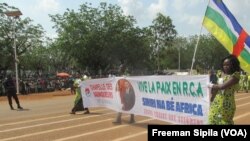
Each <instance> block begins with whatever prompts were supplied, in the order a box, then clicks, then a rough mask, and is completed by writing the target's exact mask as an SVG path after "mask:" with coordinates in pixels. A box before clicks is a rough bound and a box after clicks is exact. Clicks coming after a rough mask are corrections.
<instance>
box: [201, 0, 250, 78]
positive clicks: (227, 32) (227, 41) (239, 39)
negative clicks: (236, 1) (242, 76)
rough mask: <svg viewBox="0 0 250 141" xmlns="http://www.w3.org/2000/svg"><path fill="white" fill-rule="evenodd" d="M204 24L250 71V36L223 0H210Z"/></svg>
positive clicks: (243, 66) (243, 67)
mask: <svg viewBox="0 0 250 141" xmlns="http://www.w3.org/2000/svg"><path fill="white" fill-rule="evenodd" d="M249 23H250V21H249ZM203 26H204V27H205V28H206V29H207V30H208V31H209V32H210V33H211V34H212V35H213V36H214V37H215V38H216V39H217V40H218V41H219V42H220V43H221V44H222V45H223V46H224V47H225V48H226V49H227V50H228V51H229V53H231V54H233V55H235V56H237V57H238V59H239V61H240V65H241V68H242V69H243V70H244V71H245V72H248V73H250V37H249V35H248V34H247V32H246V31H245V30H244V29H243V28H242V27H241V25H240V24H239V23H238V21H237V20H236V18H235V17H234V15H233V14H232V13H231V12H230V11H229V9H228V8H227V7H226V5H225V4H224V3H223V1H222V0H211V1H210V2H209V4H208V6H207V10H206V14H205V17H204V20H203Z"/></svg>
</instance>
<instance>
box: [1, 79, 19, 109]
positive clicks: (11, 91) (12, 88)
mask: <svg viewBox="0 0 250 141" xmlns="http://www.w3.org/2000/svg"><path fill="white" fill-rule="evenodd" d="M4 88H5V91H6V93H7V97H8V101H9V105H10V109H11V110H14V108H13V105H12V97H13V98H14V99H15V101H16V104H17V108H18V109H23V108H22V107H21V106H20V103H19V100H18V97H17V94H16V85H15V83H14V81H13V79H12V76H11V75H8V76H7V79H6V80H5V82H4Z"/></svg>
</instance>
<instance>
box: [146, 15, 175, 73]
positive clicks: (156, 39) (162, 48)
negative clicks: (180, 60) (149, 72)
mask: <svg viewBox="0 0 250 141" xmlns="http://www.w3.org/2000/svg"><path fill="white" fill-rule="evenodd" d="M150 29H151V31H152V34H153V40H152V42H151V44H152V45H151V46H152V47H153V59H154V60H155V64H157V70H158V71H159V70H160V69H166V68H168V67H170V66H168V64H170V62H169V61H171V60H168V59H167V58H168V57H167V56H168V55H170V54H172V53H173V51H172V49H171V47H172V45H173V40H174V38H175V37H176V35H177V31H176V30H175V26H174V25H173V24H172V20H171V18H170V17H169V16H167V17H166V16H164V15H163V14H161V13H158V14H157V17H156V18H155V19H154V20H153V25H152V26H150Z"/></svg>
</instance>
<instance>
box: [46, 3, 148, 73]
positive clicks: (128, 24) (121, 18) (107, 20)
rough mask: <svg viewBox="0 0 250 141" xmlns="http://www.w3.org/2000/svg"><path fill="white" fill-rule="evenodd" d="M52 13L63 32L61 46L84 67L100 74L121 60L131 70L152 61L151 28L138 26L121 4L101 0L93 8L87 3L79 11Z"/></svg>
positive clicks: (59, 39) (56, 26) (59, 42)
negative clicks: (148, 37)
mask: <svg viewBox="0 0 250 141" xmlns="http://www.w3.org/2000/svg"><path fill="white" fill-rule="evenodd" d="M50 16H51V18H52V21H53V22H55V28H56V29H57V32H58V34H59V37H58V39H57V41H56V42H57V46H58V47H59V48H61V49H62V51H63V52H65V55H66V56H69V57H71V58H73V60H75V62H76V64H77V67H78V68H80V69H83V70H90V71H92V72H93V74H97V73H98V72H99V70H102V71H104V73H108V72H109V70H110V69H112V68H113V67H114V66H118V65H119V64H120V62H121V61H124V62H125V63H126V65H127V66H128V68H130V69H136V68H138V67H139V68H142V66H145V65H147V63H148V60H149V54H150V50H149V45H148V44H147V42H145V41H146V40H147V35H146V34H147V31H146V30H144V29H140V28H137V27H134V24H135V22H136V21H135V19H134V18H133V17H131V16H125V15H123V12H122V10H121V8H120V7H119V6H117V5H108V4H107V3H100V6H99V7H98V8H93V7H91V4H88V3H85V4H82V5H80V9H79V12H75V11H74V10H69V9H68V10H67V11H66V12H65V13H64V14H63V15H59V14H57V15H50ZM138 64H139V65H138Z"/></svg>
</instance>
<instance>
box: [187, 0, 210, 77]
mask: <svg viewBox="0 0 250 141" xmlns="http://www.w3.org/2000/svg"><path fill="white" fill-rule="evenodd" d="M209 3H210V0H208V4H207V5H209ZM204 15H205V14H204ZM203 21H204V16H203V20H202V22H203ZM202 28H203V26H202V24H201V29H200V33H199V36H198V39H197V42H196V45H195V49H194V55H193V59H192V65H191V69H190V72H189V74H190V75H192V71H193V66H194V62H195V56H196V52H197V47H198V44H199V42H200V37H201V32H202Z"/></svg>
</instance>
